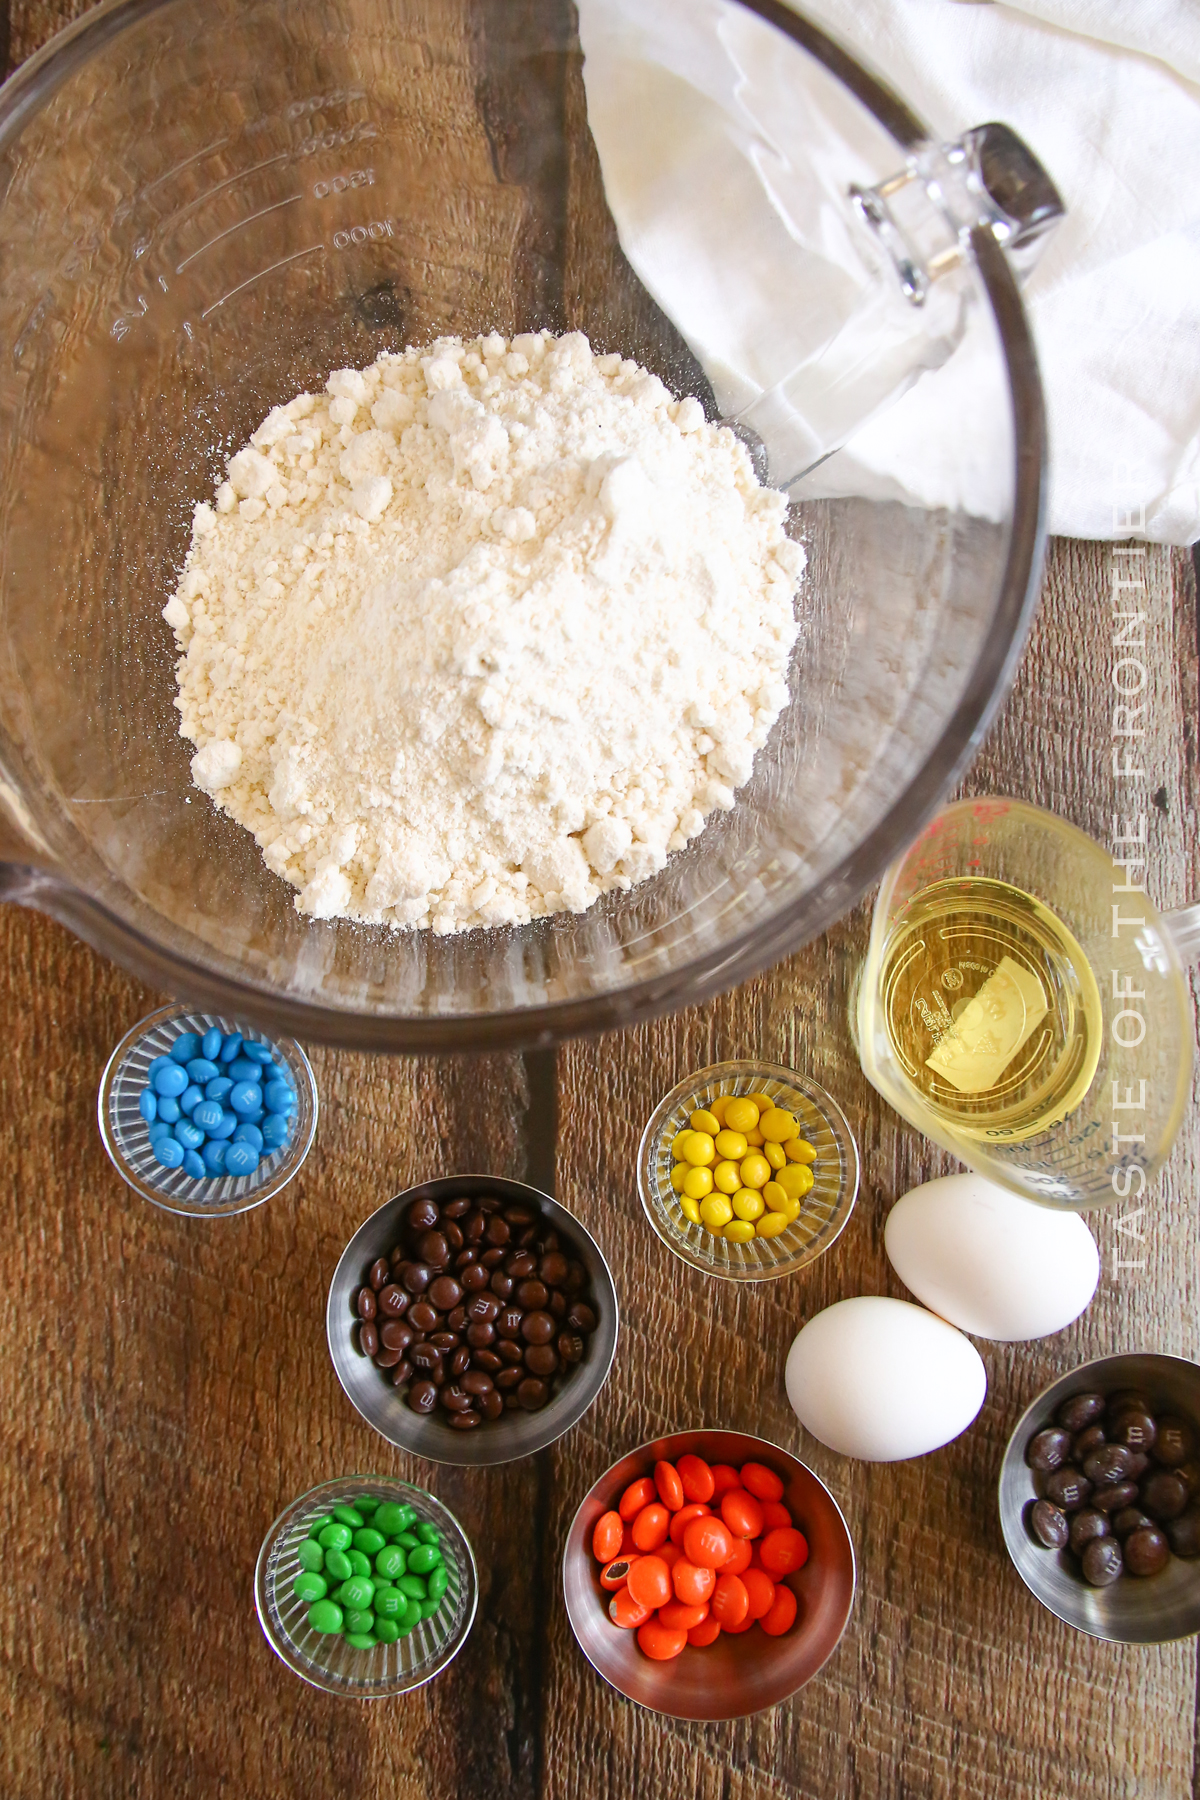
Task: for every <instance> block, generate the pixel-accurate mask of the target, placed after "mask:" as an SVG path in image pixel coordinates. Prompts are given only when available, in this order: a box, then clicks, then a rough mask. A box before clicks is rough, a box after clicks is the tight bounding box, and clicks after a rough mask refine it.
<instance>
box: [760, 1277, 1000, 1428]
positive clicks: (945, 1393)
mask: <svg viewBox="0 0 1200 1800" xmlns="http://www.w3.org/2000/svg"><path fill="white" fill-rule="evenodd" d="M785 1380H786V1383H787V1396H788V1399H789V1400H790V1401H791V1403H792V1410H793V1412H794V1413H795V1414H796V1417H797V1418H798V1419H799V1421H800V1423H801V1424H802V1425H803V1426H804V1427H805V1429H806V1430H808V1431H811V1432H812V1434H813V1436H814V1437H815V1438H820V1440H821V1442H822V1443H823V1444H828V1446H829V1448H830V1449H831V1450H839V1451H840V1452H841V1454H842V1455H843V1456H857V1457H861V1458H862V1460H863V1461H864V1462H898V1461H900V1459H901V1458H903V1457H906V1456H924V1455H925V1454H926V1452H927V1451H929V1450H936V1449H937V1448H938V1446H939V1445H940V1444H948V1443H949V1441H950V1439H951V1438H955V1437H957V1436H958V1434H959V1432H960V1431H965V1430H966V1428H967V1426H968V1425H969V1424H970V1423H971V1420H972V1419H973V1418H974V1417H975V1414H976V1413H977V1412H978V1411H979V1409H980V1407H981V1406H982V1405H983V1397H984V1395H985V1394H986V1393H987V1374H986V1371H985V1370H984V1366H983V1363H982V1361H981V1359H980V1356H979V1352H978V1350H976V1348H975V1346H974V1344H972V1343H971V1342H970V1340H969V1339H968V1338H965V1337H964V1336H963V1335H962V1332H961V1331H955V1329H954V1327H953V1325H947V1324H946V1322H945V1320H944V1319H937V1318H935V1317H934V1315H933V1314H932V1313H930V1312H926V1311H925V1309H924V1307H922V1306H912V1305H910V1304H909V1302H908V1301H907V1300H886V1299H884V1298H882V1297H881V1296H876V1295H864V1296H863V1297H862V1298H861V1299H858V1300H839V1301H838V1302H837V1304H836V1305H835V1306H828V1307H826V1309H825V1311H824V1312H820V1313H817V1315H816V1317H815V1318H812V1319H810V1320H809V1321H808V1324H807V1325H806V1326H805V1327H804V1329H803V1330H802V1331H801V1332H800V1333H799V1334H798V1336H797V1337H796V1339H795V1341H794V1342H793V1344H792V1347H791V1350H790V1351H789V1352H788V1359H787V1371H786V1375H785Z"/></svg>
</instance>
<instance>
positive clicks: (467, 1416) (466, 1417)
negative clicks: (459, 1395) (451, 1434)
mask: <svg viewBox="0 0 1200 1800" xmlns="http://www.w3.org/2000/svg"><path fill="white" fill-rule="evenodd" d="M446 1423H447V1425H449V1426H450V1427H451V1428H452V1429H453V1430H454V1431H474V1429H475V1427H476V1426H477V1425H482V1423H483V1420H482V1419H481V1418H480V1417H479V1414H478V1413H477V1412H460V1413H451V1414H450V1417H449V1418H448V1419H447V1420H446Z"/></svg>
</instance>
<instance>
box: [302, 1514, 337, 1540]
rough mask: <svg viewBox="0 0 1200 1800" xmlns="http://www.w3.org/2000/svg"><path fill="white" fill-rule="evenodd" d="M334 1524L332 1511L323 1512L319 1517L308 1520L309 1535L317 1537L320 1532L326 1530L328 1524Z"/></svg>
mask: <svg viewBox="0 0 1200 1800" xmlns="http://www.w3.org/2000/svg"><path fill="white" fill-rule="evenodd" d="M332 1524H333V1514H332V1513H321V1514H320V1515H319V1516H318V1517H317V1518H315V1519H310V1520H309V1521H308V1535H309V1537H310V1538H315V1537H316V1536H317V1533H318V1532H321V1531H324V1529H325V1527H326V1526H327V1525H332Z"/></svg>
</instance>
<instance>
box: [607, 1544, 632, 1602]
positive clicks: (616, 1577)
mask: <svg viewBox="0 0 1200 1800" xmlns="http://www.w3.org/2000/svg"><path fill="white" fill-rule="evenodd" d="M636 1561H637V1554H636V1552H635V1553H634V1555H633V1556H615V1557H614V1558H613V1560H612V1561H611V1562H610V1563H605V1565H604V1567H603V1568H602V1569H601V1571H600V1586H601V1587H602V1588H603V1589H604V1591H605V1592H606V1593H608V1594H615V1593H616V1591H617V1589H618V1588H623V1587H624V1586H625V1583H626V1582H627V1581H628V1580H629V1571H630V1569H631V1568H632V1566H633V1564H634V1563H635V1562H636Z"/></svg>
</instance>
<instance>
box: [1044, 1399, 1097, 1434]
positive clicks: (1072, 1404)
mask: <svg viewBox="0 0 1200 1800" xmlns="http://www.w3.org/2000/svg"><path fill="white" fill-rule="evenodd" d="M1104 1410H1105V1400H1104V1395H1103V1394H1091V1393H1088V1394H1072V1395H1071V1397H1070V1399H1068V1400H1064V1401H1063V1402H1062V1404H1061V1405H1060V1406H1059V1408H1058V1411H1057V1412H1056V1413H1055V1415H1054V1417H1055V1420H1056V1422H1057V1423H1058V1424H1059V1425H1062V1426H1064V1427H1065V1428H1066V1430H1067V1431H1071V1432H1075V1431H1082V1430H1083V1428H1084V1426H1085V1425H1093V1424H1094V1423H1095V1422H1096V1420H1097V1419H1099V1418H1101V1417H1102V1416H1103V1414H1104Z"/></svg>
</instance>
